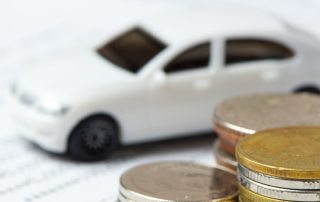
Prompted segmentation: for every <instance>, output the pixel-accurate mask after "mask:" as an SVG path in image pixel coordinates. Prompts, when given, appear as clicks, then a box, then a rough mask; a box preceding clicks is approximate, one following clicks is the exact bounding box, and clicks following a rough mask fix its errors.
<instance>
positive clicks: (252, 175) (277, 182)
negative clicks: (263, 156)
mask: <svg viewBox="0 0 320 202" xmlns="http://www.w3.org/2000/svg"><path fill="white" fill-rule="evenodd" d="M238 172H239V173H241V175H243V176H245V177H247V178H249V179H251V180H253V181H255V182H259V183H262V184H266V185H270V186H273V187H279V188H286V189H301V190H315V189H318V190H320V179H319V180H292V179H283V178H277V177H273V176H269V175H265V174H262V173H257V172H254V171H252V170H250V169H248V168H246V167H244V166H242V165H240V164H239V165H238Z"/></svg>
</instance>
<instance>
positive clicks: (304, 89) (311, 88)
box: [294, 85, 320, 95]
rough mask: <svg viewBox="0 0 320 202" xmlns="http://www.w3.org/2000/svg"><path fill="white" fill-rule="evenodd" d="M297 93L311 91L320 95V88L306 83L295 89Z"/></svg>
mask: <svg viewBox="0 0 320 202" xmlns="http://www.w3.org/2000/svg"><path fill="white" fill-rule="evenodd" d="M294 92H295V93H310V94H315V95H320V90H319V88H317V87H316V86H314V85H304V86H302V87H299V88H297V89H295V90H294Z"/></svg>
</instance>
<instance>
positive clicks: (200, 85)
mask: <svg viewBox="0 0 320 202" xmlns="http://www.w3.org/2000/svg"><path fill="white" fill-rule="evenodd" d="M209 86H210V81H209V80H198V81H195V82H194V83H193V87H194V89H196V90H204V89H207V88H208V87H209Z"/></svg>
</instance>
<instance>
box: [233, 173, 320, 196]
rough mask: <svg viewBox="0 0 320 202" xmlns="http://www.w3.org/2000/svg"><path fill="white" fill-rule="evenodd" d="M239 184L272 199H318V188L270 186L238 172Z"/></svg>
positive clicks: (319, 192)
mask: <svg viewBox="0 0 320 202" xmlns="http://www.w3.org/2000/svg"><path fill="white" fill-rule="evenodd" d="M238 180H239V182H240V184H241V185H242V186H243V187H245V188H247V189H248V190H250V191H252V192H254V193H256V194H259V195H262V196H266V197H269V198H273V199H278V200H285V201H320V190H296V189H285V188H279V187H272V186H269V185H265V184H261V183H258V182H255V181H253V180H250V179H249V178H247V177H245V176H243V175H241V174H240V173H238Z"/></svg>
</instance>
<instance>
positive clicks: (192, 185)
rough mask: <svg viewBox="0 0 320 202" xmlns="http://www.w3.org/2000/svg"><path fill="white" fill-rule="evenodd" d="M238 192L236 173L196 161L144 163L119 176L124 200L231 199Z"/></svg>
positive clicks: (205, 201)
mask: <svg viewBox="0 0 320 202" xmlns="http://www.w3.org/2000/svg"><path fill="white" fill-rule="evenodd" d="M237 196H238V187H237V179H236V176H235V175H234V174H232V173H229V172H227V171H224V170H221V169H217V168H211V167H207V166H203V165H198V164H194V163H185V162H161V163H151V164H145V165H141V166H138V167H135V168H132V169H130V170H128V171H127V172H125V173H124V174H123V175H122V177H121V179H120V196H119V200H120V201H121V202H124V201H132V202H142V201H143V202H217V201H223V202H224V201H225V202H229V201H230V202H231V201H236V198H237Z"/></svg>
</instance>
